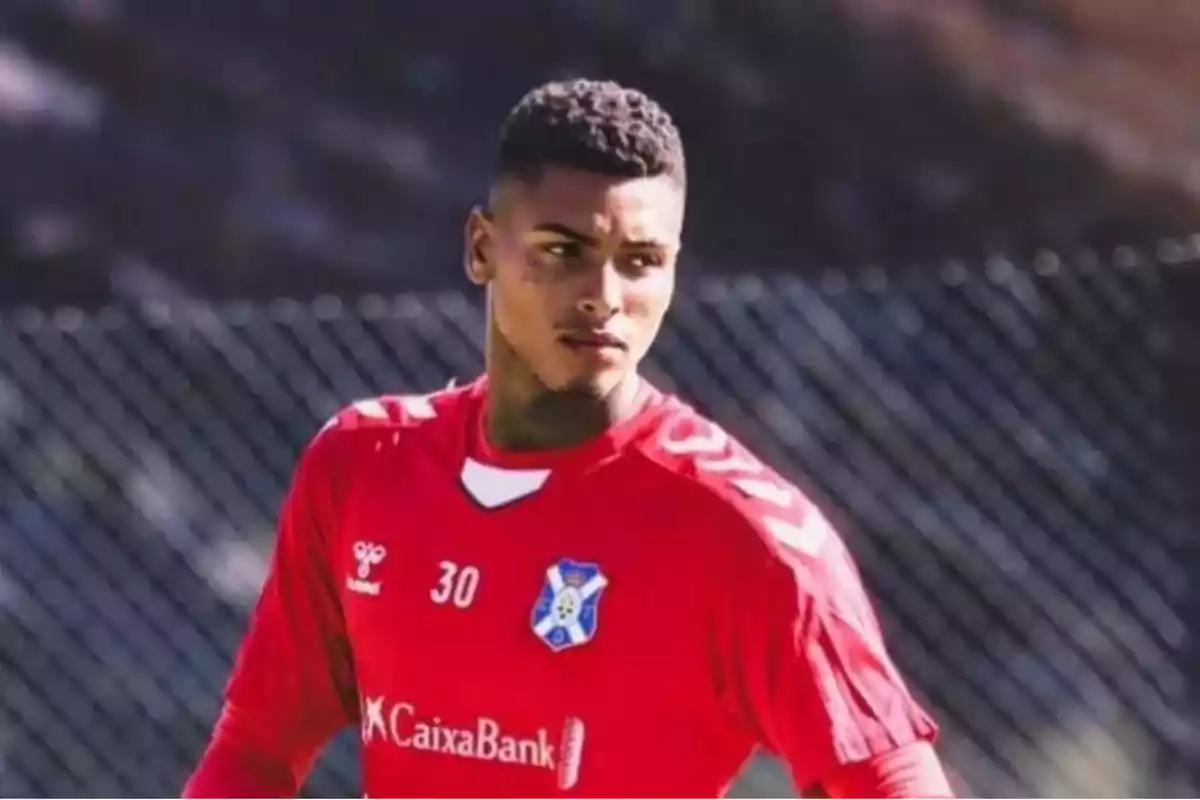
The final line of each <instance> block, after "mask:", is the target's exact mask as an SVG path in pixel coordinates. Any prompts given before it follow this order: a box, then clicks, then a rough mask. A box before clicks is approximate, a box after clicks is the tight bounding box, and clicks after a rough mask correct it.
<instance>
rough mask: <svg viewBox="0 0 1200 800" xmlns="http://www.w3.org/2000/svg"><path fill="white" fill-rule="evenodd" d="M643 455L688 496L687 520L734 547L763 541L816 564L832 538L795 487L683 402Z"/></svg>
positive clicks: (673, 405)
mask: <svg viewBox="0 0 1200 800" xmlns="http://www.w3.org/2000/svg"><path fill="white" fill-rule="evenodd" d="M641 450H642V453H643V454H644V455H645V456H646V457H647V458H648V459H649V460H650V461H651V462H653V463H654V464H655V465H656V466H657V467H658V468H659V470H660V472H662V473H664V474H665V475H666V476H668V479H669V480H670V481H672V482H674V483H675V485H676V486H677V487H678V488H679V489H680V490H681V491H682V492H683V493H684V494H685V495H686V497H687V502H688V503H689V508H690V509H691V511H690V513H689V515H690V516H693V517H694V518H695V519H697V520H703V521H705V522H711V523H712V524H711V525H708V526H707V527H710V528H714V529H716V530H717V531H718V532H719V533H720V534H721V535H722V536H723V537H726V538H731V539H732V540H733V541H734V543H735V544H747V541H746V540H758V541H762V542H766V543H767V544H768V545H769V546H770V547H771V548H772V549H779V548H781V547H782V548H783V549H784V550H785V551H787V552H789V553H790V554H793V555H800V556H807V557H815V556H816V555H818V554H819V553H820V552H821V550H822V549H823V547H824V545H825V544H826V543H827V540H828V539H829V538H830V537H831V536H833V535H834V534H833V532H832V530H831V529H830V527H829V525H828V523H827V522H826V521H825V518H824V516H823V515H822V513H821V511H820V509H819V508H817V506H816V505H815V504H814V503H813V502H812V500H811V499H810V498H809V497H808V495H807V494H805V493H804V492H803V491H801V489H800V488H799V487H797V486H796V484H795V483H794V482H792V481H790V480H788V479H787V478H785V477H783V476H782V475H781V474H780V473H779V472H778V471H776V470H775V469H773V468H772V467H771V466H769V465H768V464H766V463H765V462H764V461H763V460H762V459H761V458H759V457H758V456H757V455H755V454H754V453H753V452H752V451H751V450H750V449H749V448H747V447H746V446H745V445H744V444H742V442H741V441H739V440H738V439H737V438H736V437H735V436H733V435H732V434H730V433H729V432H728V431H726V430H725V429H724V428H723V427H721V426H720V425H718V424H717V423H716V422H714V421H712V420H711V419H709V418H707V417H706V416H704V415H703V414H700V413H699V412H698V411H696V410H695V409H694V408H692V407H691V406H689V405H688V404H686V403H684V402H682V401H678V400H675V401H673V402H672V403H671V404H670V408H669V409H668V411H667V412H666V413H665V414H663V415H662V416H661V418H660V422H659V424H658V425H656V426H655V430H654V431H653V433H652V435H651V436H649V437H647V438H646V439H645V440H644V441H643V444H642V447H641Z"/></svg>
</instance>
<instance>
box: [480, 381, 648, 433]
mask: <svg viewBox="0 0 1200 800" xmlns="http://www.w3.org/2000/svg"><path fill="white" fill-rule="evenodd" d="M496 377H497V376H491V375H489V378H488V385H489V391H488V402H487V408H486V412H485V413H486V417H485V422H486V424H487V433H488V439H489V440H490V441H491V443H492V444H493V445H495V446H496V447H498V448H500V449H501V450H512V451H519V450H559V449H563V448H568V447H573V446H575V445H577V444H580V443H582V442H585V441H587V440H589V439H592V438H594V437H596V436H599V435H600V434H602V433H603V432H604V431H606V430H608V429H609V428H611V427H612V426H613V425H616V424H617V423H619V422H622V421H624V420H626V419H629V417H631V416H632V415H633V414H634V412H635V411H636V408H637V396H638V385H639V379H638V378H637V376H636V375H631V376H630V377H629V378H627V379H626V380H624V381H622V383H621V384H620V385H618V386H617V387H616V388H614V389H613V390H612V391H611V392H609V393H608V394H607V395H605V396H603V397H595V396H592V395H587V394H583V393H580V392H551V391H548V390H545V389H543V390H542V391H541V392H539V393H537V394H534V395H533V396H531V397H529V396H527V397H522V396H521V395H520V394H518V393H512V392H509V391H506V389H507V388H508V387H505V386H504V378H502V377H500V378H499V380H500V384H499V385H497V383H496V380H495V378H496Z"/></svg>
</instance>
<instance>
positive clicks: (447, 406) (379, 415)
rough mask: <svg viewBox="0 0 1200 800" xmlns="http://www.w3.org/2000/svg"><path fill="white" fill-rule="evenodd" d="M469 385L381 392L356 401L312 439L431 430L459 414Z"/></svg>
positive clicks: (332, 418) (326, 424) (322, 427)
mask: <svg viewBox="0 0 1200 800" xmlns="http://www.w3.org/2000/svg"><path fill="white" fill-rule="evenodd" d="M468 390H469V387H455V386H451V387H447V388H445V389H442V390H440V391H436V392H429V393H425V394H384V395H379V396H377V397H369V398H364V399H360V400H355V401H354V402H352V403H349V404H348V405H346V406H344V407H342V408H341V409H339V410H338V412H337V413H335V414H334V415H333V416H332V417H330V418H329V419H328V420H327V421H326V422H325V424H324V425H322V426H321V428H320V430H319V431H318V432H317V434H316V436H314V437H313V438H314V439H320V438H321V437H325V436H328V435H330V434H333V435H337V436H346V435H355V434H358V435H361V434H364V433H365V434H366V435H367V436H370V435H371V434H372V433H374V434H378V433H388V432H400V431H411V430H414V429H416V430H421V429H431V428H433V427H435V426H436V423H437V422H439V421H444V420H445V419H446V418H448V417H453V416H455V415H456V414H458V413H460V412H461V411H462V410H463V408H464V406H465V403H466V399H467V395H468Z"/></svg>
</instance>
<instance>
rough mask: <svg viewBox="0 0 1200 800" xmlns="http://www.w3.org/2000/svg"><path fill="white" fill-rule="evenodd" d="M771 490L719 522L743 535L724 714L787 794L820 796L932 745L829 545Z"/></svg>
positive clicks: (862, 599)
mask: <svg viewBox="0 0 1200 800" xmlns="http://www.w3.org/2000/svg"><path fill="white" fill-rule="evenodd" d="M776 486H777V488H780V489H781V491H778V492H775V493H774V494H771V493H767V492H762V491H760V492H757V494H758V495H759V497H758V498H753V497H752V498H749V499H748V501H747V502H744V503H739V504H738V505H737V506H736V510H735V511H734V512H733V513H731V514H730V515H729V517H728V518H727V519H726V521H725V524H726V525H730V526H734V527H738V528H740V529H741V530H742V532H743V535H742V536H739V537H737V541H738V542H739V547H738V550H739V552H738V554H737V556H736V557H734V558H733V559H731V560H730V562H729V563H730V567H731V569H730V570H729V571H728V572H727V573H726V575H727V584H728V588H729V589H730V590H732V591H730V592H728V593H727V594H726V597H725V608H724V609H723V611H722V612H721V613H722V616H723V618H724V620H725V638H724V647H725V653H726V663H727V669H728V676H729V678H730V681H729V687H730V691H731V693H732V695H733V702H732V705H733V707H734V708H735V709H736V712H737V713H739V714H740V715H741V716H742V718H743V720H744V722H745V723H746V724H748V725H749V727H750V728H751V730H752V731H753V732H754V733H755V735H756V737H757V738H758V740H759V741H760V742H761V744H762V745H764V746H765V747H766V748H767V749H769V750H770V751H772V752H774V753H776V754H777V755H779V756H781V757H782V758H784V759H785V760H786V761H787V762H788V764H789V766H790V767H791V771H792V773H793V778H794V780H795V781H796V784H797V786H798V787H801V788H804V787H808V786H812V785H823V786H827V787H829V786H831V785H836V784H837V782H838V781H837V776H838V775H840V774H845V768H846V767H852V766H854V765H861V764H866V763H867V762H869V761H872V760H874V759H877V758H879V757H880V756H884V755H887V754H889V753H892V752H894V751H896V750H899V749H901V748H905V747H907V746H909V745H911V744H913V743H917V742H932V741H933V740H934V739H935V737H936V734H937V727H936V725H935V724H934V722H933V720H932V719H931V718H930V717H929V715H928V714H926V712H925V711H924V710H923V709H922V708H921V707H920V706H919V705H918V703H917V702H916V701H915V700H914V698H913V697H912V695H911V694H910V692H909V690H908V688H907V686H906V685H905V682H904V680H903V678H902V677H901V676H900V674H899V672H898V670H897V669H896V667H895V665H894V664H893V662H892V659H891V657H890V656H889V654H888V652H887V648H886V646H885V644H884V640H883V634H882V632H881V629H880V626H879V622H878V620H877V618H876V615H875V612H874V609H873V607H872V604H871V601H870V600H869V599H868V597H867V593H866V591H865V589H864V587H863V583H862V580H861V577H860V575H859V572H858V569H857V567H856V565H855V563H854V561H853V559H852V557H851V555H850V553H849V552H848V551H847V549H846V547H845V545H844V543H843V542H842V540H841V538H840V537H839V536H838V535H837V533H836V531H834V530H833V529H832V527H830V525H829V524H828V522H827V521H826V519H825V517H824V516H823V515H822V514H821V512H820V511H819V510H818V509H817V508H815V507H814V506H813V505H812V504H811V503H809V502H808V501H807V500H806V498H804V497H803V495H802V494H801V493H799V492H798V491H796V490H794V489H792V488H791V487H786V486H780V485H779V484H776ZM785 500H786V502H785ZM785 506H786V508H785ZM874 796H882V795H874Z"/></svg>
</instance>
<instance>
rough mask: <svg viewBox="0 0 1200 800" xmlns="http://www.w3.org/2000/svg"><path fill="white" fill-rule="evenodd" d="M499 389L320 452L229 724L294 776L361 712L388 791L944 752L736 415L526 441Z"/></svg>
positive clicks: (234, 695) (684, 779)
mask: <svg viewBox="0 0 1200 800" xmlns="http://www.w3.org/2000/svg"><path fill="white" fill-rule="evenodd" d="M486 393H487V384H486V380H485V379H481V380H479V381H477V382H476V383H475V384H473V385H471V386H468V387H462V388H458V389H450V390H446V391H444V392H440V393H436V394H433V395H428V396H421V397H384V398H380V399H376V400H368V401H363V402H358V403H355V404H354V405H353V406H351V407H349V408H347V409H346V410H344V411H343V412H342V413H340V414H338V415H337V416H336V417H335V418H334V419H333V420H331V421H330V423H329V424H327V425H326V426H325V428H324V429H323V430H322V431H321V432H320V433H319V434H318V435H317V436H316V437H315V438H314V440H313V441H312V442H311V444H310V445H309V446H308V448H307V449H306V451H305V453H304V455H303V456H302V458H301V460H300V463H299V466H298V469H297V473H296V476H295V479H294V482H293V486H292V487H291V490H290V492H289V494H288V497H287V500H286V502H285V505H284V509H283V513H282V516H281V524H280V531H279V540H278V544H277V547H276V551H275V555H274V559H273V562H272V566H271V571H270V575H269V577H268V580H267V583H266V586H265V588H264V591H263V595H262V598H261V600H260V602H259V605H258V607H257V609H256V610H255V613H254V615H253V619H252V622H251V627H250V630H249V633H248V635H247V638H246V640H245V642H244V644H243V646H242V649H241V652H240V654H239V657H238V661H237V664H236V667H235V669H234V673H233V676H232V678H231V680H230V683H229V686H228V691H227V706H226V712H225V715H224V717H223V722H222V723H221V724H222V725H225V726H230V725H236V726H238V727H239V728H241V729H242V731H241V733H240V734H239V735H241V736H242V737H243V738H245V737H247V736H249V737H250V738H253V739H256V740H257V742H258V746H259V752H261V753H264V754H269V755H271V756H272V757H274V758H277V760H278V761H277V763H284V764H287V765H289V772H290V773H291V774H290V775H288V776H287V778H285V779H284V781H283V783H282V784H281V785H285V786H286V785H290V788H291V789H292V790H294V789H295V786H296V784H297V783H298V782H300V781H302V780H303V776H304V774H305V773H306V771H307V769H308V765H309V764H310V762H311V760H312V758H313V757H314V755H315V753H316V752H317V751H318V750H319V748H320V747H321V745H323V744H324V743H325V742H326V741H327V740H328V739H329V738H330V737H331V736H332V735H333V734H334V733H335V732H337V731H338V730H340V729H342V728H344V727H345V726H348V725H357V726H358V728H359V731H360V735H361V740H362V745H363V747H362V753H363V768H364V781H365V787H364V788H365V791H366V793H367V794H368V795H370V796H398V795H420V796H452V795H476V796H480V795H508V796H518V795H519V796H547V795H561V794H581V795H590V796H627V795H640V796H663V795H674V796H678V795H687V796H714V795H718V794H720V793H722V792H723V791H724V789H725V788H726V787H727V785H728V784H729V783H730V781H731V780H732V779H733V778H734V777H735V775H736V774H737V772H738V771H739V769H740V767H741V766H742V764H743V763H744V762H745V761H746V760H747V758H748V756H750V755H751V753H752V752H753V751H754V749H755V748H756V747H757V746H761V747H764V748H766V749H767V750H769V751H771V752H774V753H776V754H778V755H780V756H782V757H783V758H784V759H785V760H786V761H787V763H788V764H789V765H790V767H791V769H792V772H793V776H794V778H795V780H796V783H797V785H799V786H807V785H810V784H813V783H819V782H820V781H821V779H822V777H823V776H824V775H827V774H828V773H829V772H830V771H831V770H833V769H835V768H836V767H837V766H838V765H845V764H853V763H856V762H862V761H865V760H867V759H870V758H873V757H876V756H879V755H882V754H886V753H889V752H890V751H893V750H896V749H897V748H900V747H903V746H905V745H907V744H910V743H913V742H919V741H922V740H925V741H928V740H932V738H933V737H934V735H935V726H934V724H933V723H932V721H931V720H930V718H929V717H928V716H927V715H926V714H925V713H924V712H923V711H922V710H921V709H920V708H919V707H918V705H917V703H916V702H914V700H913V698H912V696H911V695H910V693H909V692H908V690H907V689H906V688H905V686H904V683H903V681H902V680H901V678H900V676H899V675H898V674H897V671H896V669H895V667H894V666H893V665H892V662H891V660H890V659H889V657H888V655H887V653H886V650H885V647H884V644H883V641H882V637H881V634H880V630H879V626H878V623H877V621H876V618H875V615H874V613H873V611H872V609H871V606H870V603H869V602H868V600H867V598H866V596H865V594H864V591H863V588H862V585H861V582H860V579H859V576H858V573H857V571H856V569H855V567H854V565H853V563H852V560H851V558H850V556H849V555H848V554H847V552H846V550H845V548H844V547H843V544H842V542H841V541H840V540H839V538H838V536H837V535H836V533H835V532H834V531H833V530H832V529H831V528H830V526H829V524H828V523H827V522H826V520H825V518H824V517H823V516H822V515H821V513H820V512H819V511H818V510H817V509H816V508H814V507H813V505H812V503H811V502H809V500H808V499H806V498H805V497H804V495H803V494H802V493H801V492H799V491H798V490H797V489H796V488H795V487H794V486H792V485H791V484H789V483H788V482H787V481H785V480H783V479H782V478H781V477H779V475H777V474H776V473H775V472H773V471H772V470H770V469H769V468H767V467H765V466H764V465H763V464H762V463H761V462H759V461H758V460H757V459H755V458H754V457H753V456H752V455H750V454H749V453H748V452H747V451H746V450H745V449H744V448H743V447H741V446H740V445H739V444H738V443H737V442H736V441H735V440H733V439H732V438H731V437H730V436H729V435H727V434H726V433H725V432H724V431H722V430H721V429H720V428H718V427H717V426H715V425H714V424H712V423H711V422H709V421H707V420H705V419H704V418H702V417H701V416H699V415H698V414H697V413H696V412H695V411H693V410H692V409H690V408H689V407H688V406H687V405H685V404H684V403H682V402H681V401H679V400H677V399H675V398H672V397H670V396H667V395H662V394H659V393H657V392H654V391H653V390H650V389H648V388H647V390H646V391H645V392H644V393H643V394H644V396H645V398H646V399H645V404H644V406H643V407H642V409H641V411H640V412H639V413H638V414H637V415H636V416H634V417H633V418H631V419H629V420H628V421H626V422H624V423H621V424H619V425H617V426H615V427H613V428H612V429H610V430H609V431H607V432H606V433H605V434H604V435H602V436H600V437H598V438H596V439H594V440H592V441H589V442H587V443H585V444H583V445H581V446H578V447H574V448H571V449H569V450H564V451H560V452H549V453H547V452H539V453H533V454H521V455H514V454H509V453H502V452H498V451H496V450H495V449H494V448H492V447H491V446H490V445H489V444H488V442H487V439H486V436H485V435H484V433H483V424H482V413H481V411H482V407H483V404H484V400H485V398H486ZM247 731H249V733H247ZM219 732H220V729H219V730H218V733H219ZM287 779H291V780H290V784H289V781H288V780H287Z"/></svg>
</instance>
